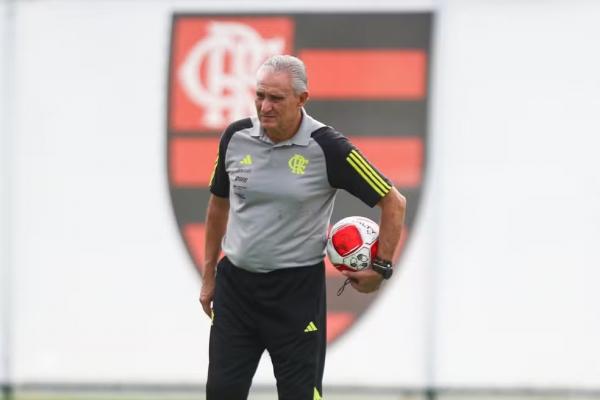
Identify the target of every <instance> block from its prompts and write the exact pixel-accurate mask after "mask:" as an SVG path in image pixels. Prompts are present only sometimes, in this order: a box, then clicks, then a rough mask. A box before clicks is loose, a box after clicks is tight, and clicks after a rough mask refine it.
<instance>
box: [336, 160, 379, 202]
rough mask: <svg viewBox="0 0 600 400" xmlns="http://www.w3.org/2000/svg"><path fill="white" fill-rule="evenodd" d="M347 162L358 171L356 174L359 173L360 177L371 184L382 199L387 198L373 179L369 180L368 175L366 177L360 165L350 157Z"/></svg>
mask: <svg viewBox="0 0 600 400" xmlns="http://www.w3.org/2000/svg"><path fill="white" fill-rule="evenodd" d="M346 160H347V161H348V163H349V164H350V165H351V166H352V168H354V169H355V170H356V172H358V173H359V174H360V176H362V177H363V179H364V180H365V181H366V182H367V183H368V184H369V186H371V187H372V188H373V190H375V191H376V192H377V193H379V195H380V196H381V197H383V196H385V193H383V192H382V191H381V189H380V188H379V187H378V186H377V185H376V184H374V183H373V181H372V180H371V178H369V177H368V176H367V175H365V173H364V172H363V170H362V169H361V168H360V167H359V166H358V165H356V163H355V162H354V160H353V159H352V158H350V156H348V157H346Z"/></svg>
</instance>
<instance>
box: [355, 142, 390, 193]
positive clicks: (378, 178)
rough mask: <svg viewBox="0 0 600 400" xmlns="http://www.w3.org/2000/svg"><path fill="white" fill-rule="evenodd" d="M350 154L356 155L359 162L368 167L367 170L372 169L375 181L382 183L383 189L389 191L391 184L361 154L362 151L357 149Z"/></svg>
mask: <svg viewBox="0 0 600 400" xmlns="http://www.w3.org/2000/svg"><path fill="white" fill-rule="evenodd" d="M350 154H352V155H354V156H355V157H356V160H358V161H359V163H360V164H361V165H362V166H363V168H365V169H366V171H370V172H371V174H372V176H373V177H374V179H375V181H376V182H378V183H380V186H381V188H382V189H384V190H385V191H386V192H387V191H389V190H390V189H391V186H390V185H388V183H387V182H386V181H385V180H384V179H383V178H382V177H381V175H379V173H377V171H375V170H374V169H373V168H372V167H371V165H370V164H369V163H368V162H367V161H366V160H365V159H364V157H363V156H361V155H360V153H359V152H358V151H356V150H352V151H351V152H350Z"/></svg>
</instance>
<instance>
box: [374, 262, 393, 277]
mask: <svg viewBox="0 0 600 400" xmlns="http://www.w3.org/2000/svg"><path fill="white" fill-rule="evenodd" d="M371 268H373V271H375V272H377V273H379V274H380V275H381V276H382V277H383V279H390V278H391V277H392V274H393V273H394V270H393V269H392V262H391V261H387V260H383V259H381V258H379V257H375V258H374V259H373V261H372V262H371Z"/></svg>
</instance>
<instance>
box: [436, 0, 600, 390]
mask: <svg viewBox="0 0 600 400" xmlns="http://www.w3.org/2000/svg"><path fill="white" fill-rule="evenodd" d="M599 17H600V3H598V2H593V1H552V2H537V1H486V2H482V1H476V0H472V1H466V0H464V1H450V2H448V3H447V6H446V8H445V9H444V10H443V14H442V16H441V18H440V23H441V24H440V30H439V33H438V39H439V44H438V50H439V55H438V65H437V67H438V69H437V71H436V78H437V91H436V93H437V95H438V97H437V101H436V109H435V112H436V115H437V119H436V120H435V126H434V129H435V141H436V145H437V148H438V154H437V156H439V160H437V165H438V168H437V169H436V170H437V171H438V173H439V175H438V179H437V180H436V183H437V184H439V185H440V199H439V203H438V204H439V209H438V210H437V215H439V218H440V230H441V231H440V232H439V237H440V242H439V243H438V246H439V247H438V248H437V249H435V251H437V252H439V256H438V263H437V270H438V278H437V279H438V282H440V284H439V289H440V292H439V295H438V302H437V304H438V307H439V311H438V313H437V315H438V316H439V321H438V325H437V329H438V334H437V335H436V343H437V356H438V357H437V366H438V369H437V370H436V375H437V377H438V379H439V382H440V383H443V384H448V385H451V384H467V385H468V384H477V385H486V384H489V385H557V386H577V385H581V386H586V385H587V386H595V387H598V386H599V384H600V363H598V360H600V346H598V345H597V340H596V339H597V338H598V336H599V334H600V313H599V312H598V310H597V307H596V304H598V303H599V302H600V294H599V292H598V290H597V284H596V283H597V282H598V281H600V270H599V269H598V266H600V250H599V247H598V245H597V243H598V239H599V238H600V206H599V205H600V174H599V171H600V161H599V158H598V157H597V156H596V153H597V150H598V148H600V136H599V135H598V133H599V132H600V120H599V119H598V110H600V100H599V98H600V97H599V96H598V91H599V89H600V76H599V74H598V71H600V53H599V52H598V51H597V50H596V48H597V46H596V45H595V42H596V40H597V38H598V37H600V25H598V23H597V21H598V18H599Z"/></svg>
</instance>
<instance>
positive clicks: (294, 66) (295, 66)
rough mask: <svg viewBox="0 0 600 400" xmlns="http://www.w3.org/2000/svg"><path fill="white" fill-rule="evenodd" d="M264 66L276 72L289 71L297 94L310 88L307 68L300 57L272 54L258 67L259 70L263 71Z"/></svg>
mask: <svg viewBox="0 0 600 400" xmlns="http://www.w3.org/2000/svg"><path fill="white" fill-rule="evenodd" d="M263 68H269V69H271V70H272V71H274V72H287V73H288V74H289V75H290V78H292V88H293V89H294V92H295V93H296V94H300V93H303V92H306V91H307V90H308V79H307V78H306V68H305V67H304V63H303V62H302V60H300V59H299V58H296V57H294V56H288V55H276V56H272V57H270V58H269V59H267V61H265V62H264V63H263V64H262V65H261V66H260V68H258V71H261V70H262V69H263Z"/></svg>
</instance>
